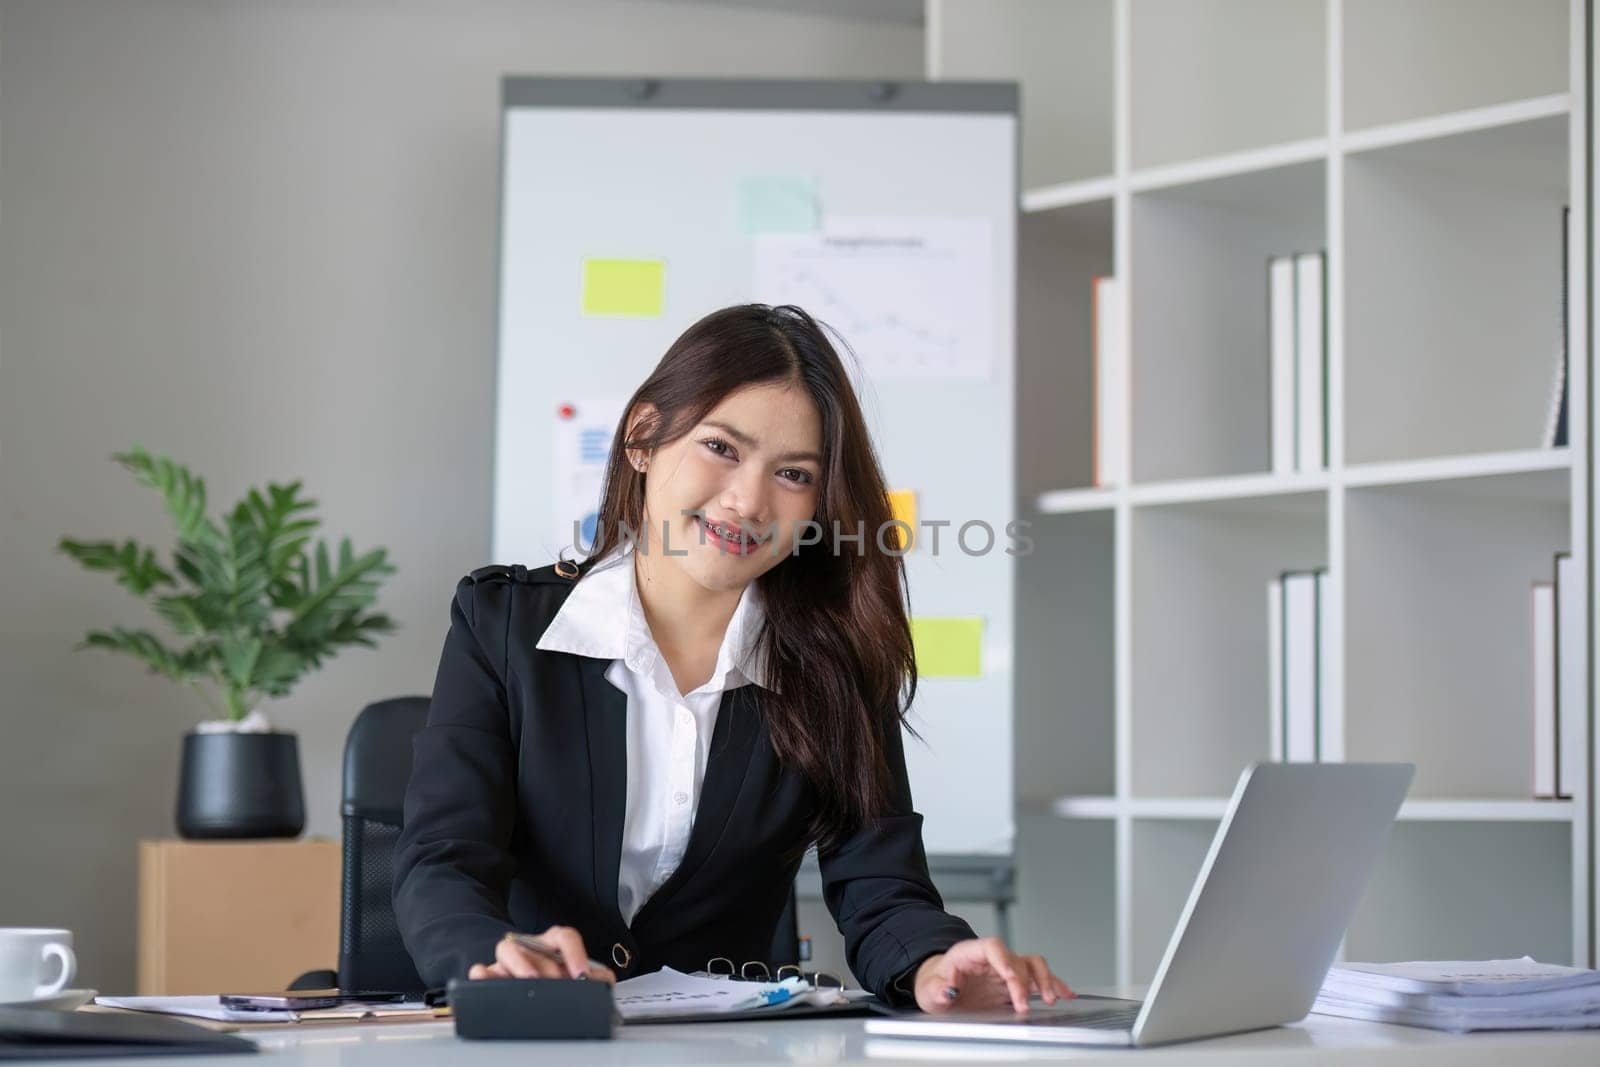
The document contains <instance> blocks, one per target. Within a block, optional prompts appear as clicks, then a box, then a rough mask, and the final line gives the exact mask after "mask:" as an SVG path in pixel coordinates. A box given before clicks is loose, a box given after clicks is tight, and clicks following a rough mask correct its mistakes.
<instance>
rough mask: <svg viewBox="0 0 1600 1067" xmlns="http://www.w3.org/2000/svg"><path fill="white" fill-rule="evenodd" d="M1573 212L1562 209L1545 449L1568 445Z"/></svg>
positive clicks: (1546, 412)
mask: <svg viewBox="0 0 1600 1067" xmlns="http://www.w3.org/2000/svg"><path fill="white" fill-rule="evenodd" d="M1571 220H1572V210H1571V208H1568V207H1563V208H1562V209H1561V318H1560V331H1561V339H1560V343H1559V344H1558V345H1557V350H1556V361H1555V363H1556V365H1555V371H1554V373H1553V374H1552V376H1551V377H1552V379H1553V380H1552V382H1551V385H1550V401H1549V404H1548V405H1547V406H1546V408H1545V418H1544V433H1543V435H1542V436H1541V437H1540V443H1541V444H1542V445H1543V446H1544V447H1545V448H1564V447H1566V444H1567V379H1568V377H1569V370H1568V367H1567V314H1568V306H1567V286H1568V284H1569V283H1568V281H1567V256H1568V255H1569V252H1568V249H1569V247H1570V246H1569V242H1568V235H1567V227H1568V226H1569V225H1570V224H1571Z"/></svg>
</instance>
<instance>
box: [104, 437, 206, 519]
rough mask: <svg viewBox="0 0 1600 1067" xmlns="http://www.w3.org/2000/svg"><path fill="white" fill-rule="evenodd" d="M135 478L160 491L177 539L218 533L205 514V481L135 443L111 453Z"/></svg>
mask: <svg viewBox="0 0 1600 1067" xmlns="http://www.w3.org/2000/svg"><path fill="white" fill-rule="evenodd" d="M112 458H113V459H115V460H116V461H117V462H119V463H121V464H122V465H123V466H124V467H126V468H127V469H128V470H130V471H132V472H133V473H134V475H135V476H136V477H137V478H138V480H139V482H140V484H142V485H148V486H150V487H151V488H153V489H156V490H158V491H159V492H160V493H161V496H162V498H163V500H164V501H165V503H166V507H167V514H168V515H170V516H171V517H172V521H173V523H174V524H176V526H177V527H178V540H180V541H188V542H198V541H209V540H213V539H216V538H217V537H220V533H219V531H218V530H217V528H216V527H215V526H213V525H212V524H211V520H210V519H208V518H206V514H205V511H206V483H205V481H204V479H201V478H196V477H195V476H194V475H192V474H190V473H189V471H188V468H186V467H181V466H179V465H178V464H176V463H174V462H172V460H170V459H168V458H167V457H165V456H152V455H150V454H149V453H148V452H146V451H145V450H144V449H143V448H141V447H140V446H139V445H134V446H133V449H132V451H129V452H120V453H118V454H117V455H115V456H113V457H112Z"/></svg>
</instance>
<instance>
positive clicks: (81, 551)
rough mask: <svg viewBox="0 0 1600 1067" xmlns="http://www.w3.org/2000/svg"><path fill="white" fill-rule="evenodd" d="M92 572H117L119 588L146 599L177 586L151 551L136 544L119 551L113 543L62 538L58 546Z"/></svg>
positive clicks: (131, 542)
mask: <svg viewBox="0 0 1600 1067" xmlns="http://www.w3.org/2000/svg"><path fill="white" fill-rule="evenodd" d="M56 547H57V548H58V549H59V550H60V551H62V552H64V553H66V554H67V555H68V556H71V557H72V558H73V559H75V560H77V561H78V562H79V563H81V564H83V566H84V567H85V568H86V569H88V570H92V571H115V572H116V573H117V582H118V584H120V585H122V586H124V587H125V588H126V589H127V590H128V591H129V592H131V593H133V594H134V595H135V596H143V595H144V594H145V593H147V592H149V591H150V590H151V589H153V588H155V587H156V586H158V585H165V586H175V585H177V584H178V583H177V579H175V578H173V577H172V575H170V574H168V573H167V572H166V571H165V570H163V569H162V568H161V565H160V564H158V563H157V562H156V554H155V553H154V552H153V551H151V550H150V549H148V548H146V549H143V550H141V549H140V547H139V546H138V545H137V544H136V543H134V542H133V541H125V542H123V544H122V546H121V547H120V548H119V547H118V546H117V545H116V544H115V543H114V542H111V541H92V542H83V541H74V540H72V539H70V538H66V537H63V538H62V539H61V540H60V542H59V543H58V544H57V546H56Z"/></svg>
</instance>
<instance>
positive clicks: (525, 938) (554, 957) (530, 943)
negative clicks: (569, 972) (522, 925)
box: [504, 930, 605, 982]
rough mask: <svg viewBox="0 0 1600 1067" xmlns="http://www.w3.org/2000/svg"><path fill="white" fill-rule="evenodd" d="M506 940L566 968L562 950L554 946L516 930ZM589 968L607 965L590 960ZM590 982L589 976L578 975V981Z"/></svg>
mask: <svg viewBox="0 0 1600 1067" xmlns="http://www.w3.org/2000/svg"><path fill="white" fill-rule="evenodd" d="M504 940H506V941H514V942H516V943H517V944H519V945H521V946H522V947H523V948H525V949H527V950H528V951H529V952H532V953H533V954H534V955H536V956H543V957H544V958H545V959H547V960H549V961H550V962H552V963H559V964H561V965H562V966H563V967H564V966H566V963H567V961H566V960H565V959H564V958H563V957H562V955H561V950H560V949H558V948H556V947H554V946H552V945H547V944H545V943H544V942H543V941H540V940H539V939H538V938H537V937H534V936H533V935H532V934H519V933H517V932H516V931H514V930H507V931H506V936H505V938H504ZM589 967H590V968H591V969H593V968H595V967H599V968H601V969H604V968H605V964H603V963H601V962H600V961H599V960H595V959H591V960H589ZM588 980H589V976H588V975H587V974H580V975H578V981H580V982H587V981H588Z"/></svg>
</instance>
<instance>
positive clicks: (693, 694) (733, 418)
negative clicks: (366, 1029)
mask: <svg viewBox="0 0 1600 1067" xmlns="http://www.w3.org/2000/svg"><path fill="white" fill-rule="evenodd" d="M622 429H623V430H624V431H625V432H622V433H619V434H618V435H617V437H616V440H615V442H614V443H613V446H612V451H611V456H610V461H609V465H608V468H607V472H606V482H605V490H604V496H603V499H602V505H601V510H600V521H599V528H598V533H597V535H596V537H595V544H594V547H593V549H592V551H591V552H590V554H589V557H588V559H587V560H585V561H584V562H583V563H581V564H578V563H574V562H572V561H569V560H561V561H558V562H557V563H556V564H555V565H554V566H551V567H544V568H541V569H538V570H532V571H530V570H527V569H526V568H523V567H520V566H519V567H486V568H483V569H481V570H479V571H476V572H474V573H473V574H472V575H471V576H470V577H467V578H464V579H462V581H461V582H460V584H459V585H458V586H457V588H456V594H455V599H454V601H453V602H452V604H451V609H450V620H451V625H450V631H449V634H448V636H447V637H446V639H445V647H444V653H443V656H442V658H441V661H440V664H439V673H438V679H437V682H436V684H435V687H434V691H433V700H432V704H431V707H430V709H429V712H428V720H427V725H426V726H425V727H424V729H423V730H422V731H421V732H420V733H419V734H418V735H417V738H416V742H415V761H414V766H413V770H412V775H411V780H410V785H409V787H408V789H407V791H406V802H405V821H404V829H403V830H402V831H401V835H400V839H399V841H398V842H397V844H396V854H395V891H394V904H395V913H396V917H397V919H398V920H399V924H400V930H401V933H402V935H403V937H404V939H405V942H406V946H407V948H408V949H409V950H410V952H411V955H412V958H413V959H414V960H415V962H416V964H417V968H418V971H419V972H420V973H421V975H422V977H423V978H424V980H426V981H427V982H428V983H429V984H431V985H442V984H444V982H445V981H446V980H448V979H449V978H451V977H458V976H461V975H466V976H467V977H469V978H483V977H491V976H495V977H504V976H516V977H556V976H564V975H568V974H570V975H572V976H574V977H576V976H578V975H581V974H584V973H586V972H587V973H589V974H591V975H592V976H593V977H596V978H601V979H604V980H607V981H612V980H614V979H615V978H616V977H617V976H618V975H621V976H622V977H632V976H635V975H638V974H644V973H647V972H649V971H653V970H655V969H657V968H659V967H661V966H664V965H666V966H672V967H675V968H677V969H678V970H681V971H693V970H699V969H702V968H704V967H705V966H706V964H707V962H708V961H709V960H711V959H712V958H714V957H724V958H727V959H731V960H735V961H743V960H754V959H765V958H766V957H767V955H768V950H769V948H770V946H771V944H772V940H773V931H774V929H775V928H776V925H777V922H778V918H779V915H780V913H781V912H782V910H783V908H784V905H785V903H786V901H787V900H788V897H789V892H790V887H791V885H792V884H793V881H794V877H795V872H796V870H797V869H798V867H799V864H800V860H801V857H802V855H803V853H804V852H805V851H806V849H807V847H808V846H810V845H813V844H814V845H815V846H816V847H817V859H818V864H819V866H820V868H821V873H822V883H823V894H824V897H825V899H826V901H827V905H828V908H829V910H830V911H831V912H832V913H833V916H834V918H835V920H836V921H837V922H838V924H839V928H840V930H841V931H842V932H843V934H844V936H845V943H846V952H847V955H848V958H849V963H850V968H851V971H852V972H853V973H854V974H855V975H856V977H857V978H858V979H859V980H860V981H861V983H862V985H863V986H864V987H866V988H867V989H870V990H872V991H873V992H874V993H876V994H878V995H879V996H880V997H883V998H884V999H886V1000H888V1001H889V1002H891V1003H894V1004H899V1005H909V1004H913V1003H914V1004H916V1005H918V1006H919V1007H921V1008H922V1009H923V1010H925V1011H940V1010H945V1009H948V1008H950V1007H952V1006H955V1005H957V1004H959V1005H961V1006H964V1007H981V1006H997V1005H1001V1004H1005V1003H1007V1002H1009V1003H1011V1004H1012V1005H1013V1006H1014V1007H1015V1009H1016V1010H1017V1011H1018V1012H1025V1011H1026V1010H1027V1006H1028V998H1029V995H1030V994H1031V993H1037V994H1039V995H1040V996H1042V997H1043V999H1044V1000H1045V1001H1046V1002H1047V1003H1054V1002H1055V1000H1056V999H1057V998H1058V997H1070V996H1072V995H1073V994H1072V991H1071V990H1070V989H1068V988H1067V986H1066V984H1065V983H1064V982H1062V981H1061V979H1059V978H1057V977H1056V976H1055V975H1053V974H1051V973H1050V971H1049V968H1048V967H1047V966H1046V964H1045V961H1044V960H1043V959H1042V958H1041V957H1039V956H1018V955H1016V954H1014V953H1012V952H1011V951H1010V950H1009V949H1008V948H1007V947H1006V946H1005V945H1004V944H1003V943H1002V942H1001V941H999V940H998V939H996V938H983V939H979V938H976V937H974V935H973V932H972V929H971V928H970V927H969V926H968V925H967V924H966V923H965V922H963V921H962V920H960V919H958V918H955V917H954V916H952V915H949V914H947V913H946V912H945V911H944V910H943V906H942V902H941V900H940V897H939V894H938V892H937V891H936V890H935V889H934V887H933V884H932V882H931V881H930V879H929V876H928V867H927V860H926V857H925V855H924V852H923V847H922V837H921V824H922V817H921V816H920V815H918V814H916V813H915V812H914V811H912V808H911V794H910V788H909V786H908V784H907V780H906V769H905V757H904V753H903V748H902V740H901V729H902V719H903V717H904V714H905V709H906V708H908V707H909V706H910V703H911V698H912V696H913V695H914V693H915V691H916V665H915V662H914V659H913V656H912V647H911V631H910V626H909V624H908V622H907V617H906V600H905V592H904V583H905V572H904V568H903V566H902V564H901V561H900V558H899V556H898V555H897V554H894V553H892V552H890V551H886V550H884V548H883V547H882V545H884V544H888V545H889V546H890V547H891V548H892V547H893V545H894V544H895V542H894V540H893V539H892V536H891V537H888V538H882V539H880V538H879V537H877V536H875V534H876V532H877V531H878V530H879V529H881V528H883V527H884V526H885V524H888V523H890V522H891V514H890V511H889V505H888V501H887V497H886V493H885V486H884V479H883V475H882V473H881V471H880V469H879V466H878V462H877V458H876V455H875V453H874V451H873V448H872V443H871V441H870V439H869V437H868V435H867V431H866V427H865V423H864V421H863V419H862V416H861V411H860V408H859V407H858V406H857V402H856V398H855V394H854V392H853V390H852V388H851V385H850V381H849V379H848V377H847V376H846V374H845V370H844V367H843V365H842V364H841V362H840V360H839V356H838V354H837V353H836V352H835V351H834V349H833V347H832V346H831V345H830V343H829V342H828V339H827V337H826V336H825V335H824V333H823V331H822V329H821V328H820V327H819V325H818V324H817V323H816V322H815V321H814V320H813V319H812V318H811V317H810V316H809V315H807V314H806V313H805V312H804V311H802V310H800V309H799V308H796V307H792V306H784V307H777V308H772V307H767V306H765V305H761V304H751V305H743V306H736V307H730V308H726V309H724V310H721V311H718V312H715V313H713V314H711V315H708V316H706V317H705V318H703V319H702V320H700V321H699V322H697V323H695V324H694V325H693V326H691V327H690V328H689V329H688V330H687V331H686V332H685V333H684V334H683V336H681V337H679V338H678V340H677V341H676V342H674V344H673V345H672V347H671V349H670V350H669V351H668V352H667V353H666V355H665V356H664V357H663V358H662V360H661V362H660V364H659V365H658V366H657V367H656V369H655V371H654V372H653V373H652V374H651V375H650V377H649V378H648V379H647V380H646V381H645V382H644V384H643V385H641V386H640V387H639V389H638V391H637V392H636V393H635V394H634V395H633V398H632V399H631V400H630V401H629V403H628V406H627V409H626V415H625V416H624V420H623V424H622ZM861 529H864V530H865V531H866V532H867V536H866V537H865V538H861V539H849V540H845V539H839V540H837V541H836V540H835V535H836V534H837V533H841V532H842V533H844V534H845V535H847V536H848V535H849V534H851V533H852V532H855V531H859V530H861ZM512 931H518V932H526V931H540V932H541V933H540V935H539V936H540V937H541V938H542V939H543V940H544V941H546V942H548V943H550V944H552V945H554V946H555V947H556V948H558V949H559V950H560V957H561V958H560V961H559V962H558V961H554V960H552V959H550V958H547V957H545V956H542V955H537V954H535V953H534V952H531V951H529V950H528V949H526V948H524V947H523V946H522V945H521V944H519V943H518V942H516V941H514V940H510V939H507V938H506V937H505V935H506V934H507V933H508V932H512ZM591 951H593V953H594V955H597V956H600V957H601V958H602V959H603V960H605V961H607V962H609V963H610V965H611V966H610V967H607V966H605V965H603V964H600V963H596V962H594V961H591V960H590V959H589V956H590V954H591Z"/></svg>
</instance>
